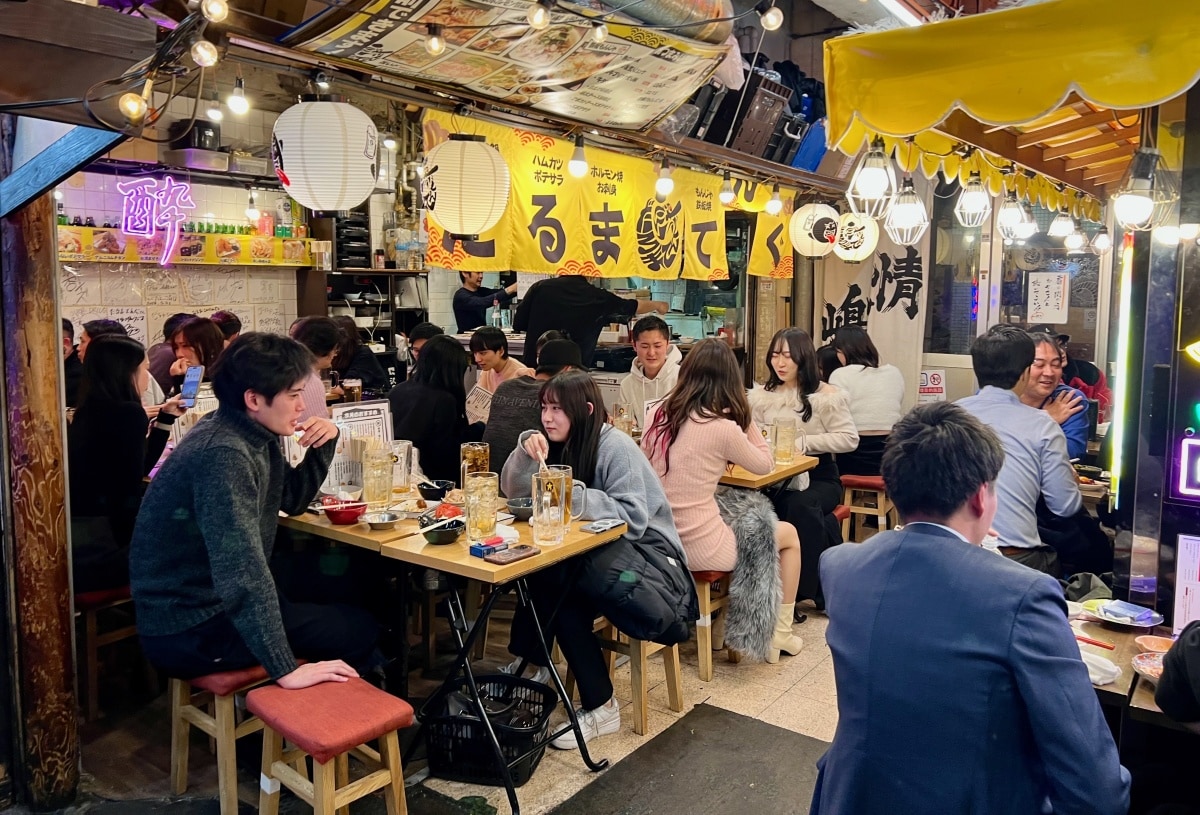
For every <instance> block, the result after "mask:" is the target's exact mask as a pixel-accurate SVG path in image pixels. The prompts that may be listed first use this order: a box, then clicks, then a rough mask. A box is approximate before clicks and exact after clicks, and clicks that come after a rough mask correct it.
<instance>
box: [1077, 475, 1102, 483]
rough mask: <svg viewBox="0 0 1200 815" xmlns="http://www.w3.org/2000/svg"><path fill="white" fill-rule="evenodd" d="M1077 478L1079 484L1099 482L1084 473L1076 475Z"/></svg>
mask: <svg viewBox="0 0 1200 815" xmlns="http://www.w3.org/2000/svg"><path fill="white" fill-rule="evenodd" d="M1078 478H1079V483H1080V484H1098V483H1099V482H1098V481H1096V479H1094V478H1088V477H1087V476H1086V475H1081V476H1078Z"/></svg>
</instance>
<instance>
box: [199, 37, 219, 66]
mask: <svg viewBox="0 0 1200 815" xmlns="http://www.w3.org/2000/svg"><path fill="white" fill-rule="evenodd" d="M220 59H221V54H220V52H218V51H217V46H215V45H213V44H212V43H211V42H209V41H208V40H204V39H197V40H196V41H195V42H193V43H192V60H193V61H194V62H195V63H196V64H197V65H199V66H200V67H201V68H211V67H212V66H214V65H216V64H217V61H218V60H220Z"/></svg>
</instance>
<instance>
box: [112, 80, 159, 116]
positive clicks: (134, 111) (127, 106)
mask: <svg viewBox="0 0 1200 815" xmlns="http://www.w3.org/2000/svg"><path fill="white" fill-rule="evenodd" d="M153 91H154V80H153V79H147V80H146V84H145V85H143V86H142V92H141V93H140V94H138V93H134V92H133V91H129V92H128V93H124V94H121V98H120V99H118V100H117V109H118V110H120V111H121V115H123V116H124V117H125V118H126V120H128V122H129V123H130V124H131V125H136V124H141V122H142V119H144V118H145V117H146V111H148V110H149V109H150V94H151V93H152V92H153Z"/></svg>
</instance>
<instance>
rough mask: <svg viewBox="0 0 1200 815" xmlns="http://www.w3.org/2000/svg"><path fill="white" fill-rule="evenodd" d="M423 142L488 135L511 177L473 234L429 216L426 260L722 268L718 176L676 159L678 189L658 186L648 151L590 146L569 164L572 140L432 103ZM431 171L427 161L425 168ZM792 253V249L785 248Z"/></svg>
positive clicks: (498, 265)
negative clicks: (571, 168)
mask: <svg viewBox="0 0 1200 815" xmlns="http://www.w3.org/2000/svg"><path fill="white" fill-rule="evenodd" d="M424 128H425V146H426V149H429V148H431V147H432V146H434V145H437V144H440V143H441V142H442V141H444V140H445V139H447V138H448V137H449V135H450V133H451V132H469V133H472V134H476V135H482V136H484V137H485V138H486V139H487V141H488V143H489V144H492V145H493V146H495V147H496V149H497V150H499V151H500V154H501V155H502V156H503V157H504V160H505V162H506V163H507V164H508V167H509V173H510V177H511V179H512V180H511V189H510V192H509V201H508V207H507V209H506V211H505V213H504V216H503V217H502V218H501V219H500V222H499V223H497V224H496V226H495V227H493V228H492V229H490V230H488V231H487V232H485V233H483V234H481V235H480V236H479V237H478V239H477V240H475V241H465V242H464V241H454V240H451V239H450V238H449V236H448V235H446V234H445V233H444V232H443V230H442V229H441V227H440V226H438V224H437V223H436V221H435V220H434V219H432V218H429V219H428V227H429V247H428V249H427V252H426V263H427V265H430V266H435V267H441V268H447V269H454V270H457V271H474V272H491V271H507V270H510V269H511V270H513V271H516V272H519V273H534V274H556V275H585V276H588V277H631V276H632V277H641V278H647V279H652V280H674V279H676V278H678V277H680V276H681V275H682V276H684V277H688V278H689V279H695V280H722V279H725V278H727V277H728V274H729V272H728V263H727V262H726V258H725V218H724V212H723V208H722V205H721V204H720V201H719V200H718V198H717V194H718V192H719V191H720V185H721V180H720V178H719V177H718V176H714V175H711V174H706V173H700V172H695V171H691V170H686V169H677V170H675V171H674V173H673V178H674V181H675V189H674V191H673V192H672V193H671V194H670V195H668V196H666V197H664V198H663V199H662V200H659V198H658V197H657V196H656V194H655V188H654V185H655V180H656V178H657V166H656V164H655V163H654V162H651V161H650V160H648V159H643V158H635V157H632V156H626V155H622V154H620V153H613V152H610V151H607V150H601V149H599V148H590V147H589V148H587V149H586V155H587V159H588V171H587V173H586V174H585V175H584V177H582V178H575V177H574V176H572V175H571V174H570V173H569V172H568V171H567V162H568V161H569V159H570V157H571V153H572V151H573V150H574V144H573V143H572V142H571V141H568V140H564V139H556V138H554V137H552V136H547V135H544V134H541V133H532V132H529V131H525V130H517V129H511V128H506V127H501V126H499V125H492V124H488V123H486V122H480V121H478V120H475V119H466V118H464V117H460V116H452V115H450V114H444V113H440V112H436V111H429V112H427V113H426V115H425V124H424ZM427 172H428V170H427ZM789 256H790V255H789Z"/></svg>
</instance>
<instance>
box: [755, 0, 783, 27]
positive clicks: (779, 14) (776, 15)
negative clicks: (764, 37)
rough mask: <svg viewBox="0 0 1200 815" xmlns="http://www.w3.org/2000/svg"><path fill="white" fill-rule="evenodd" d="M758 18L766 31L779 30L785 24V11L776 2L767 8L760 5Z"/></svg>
mask: <svg viewBox="0 0 1200 815" xmlns="http://www.w3.org/2000/svg"><path fill="white" fill-rule="evenodd" d="M758 20H759V23H760V24H761V25H762V27H763V30H764V31H778V30H779V27H780V26H781V25H783V11H782V10H781V9H780V8H779V6H776V5H774V4H772V5H771V6H770V7H768V8H765V9H764V8H761V6H760V10H759V12H758Z"/></svg>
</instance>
